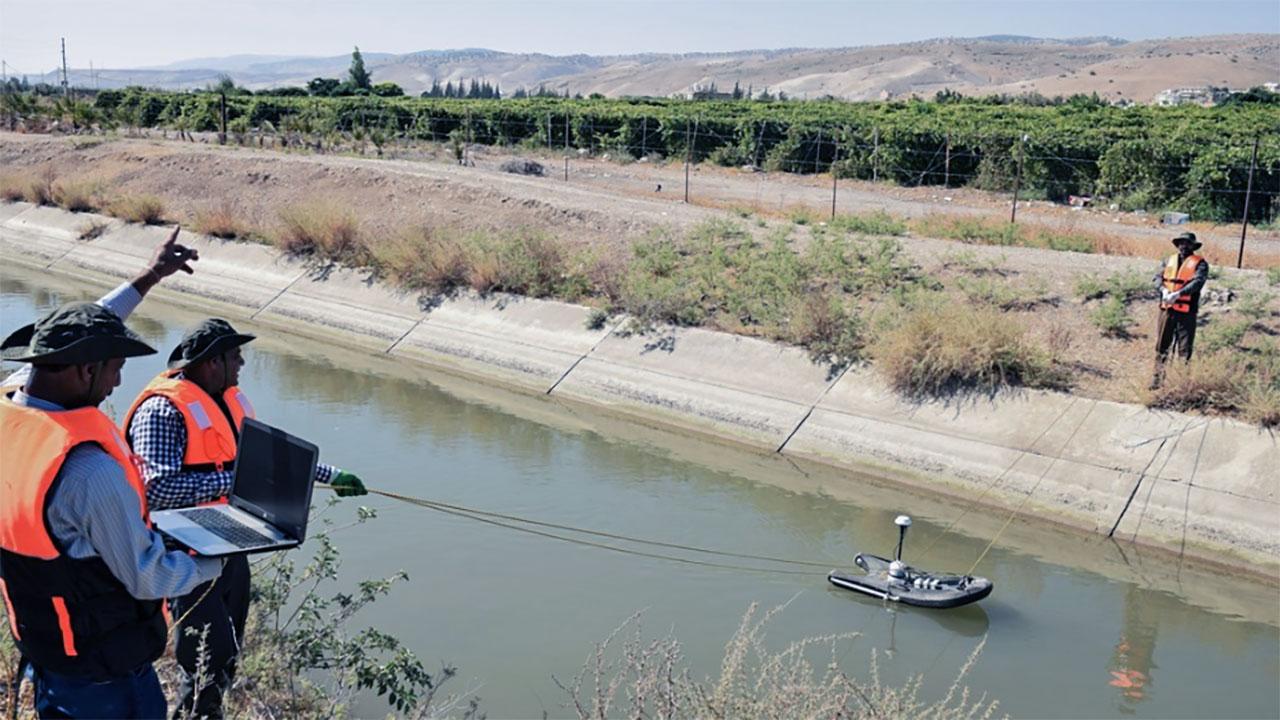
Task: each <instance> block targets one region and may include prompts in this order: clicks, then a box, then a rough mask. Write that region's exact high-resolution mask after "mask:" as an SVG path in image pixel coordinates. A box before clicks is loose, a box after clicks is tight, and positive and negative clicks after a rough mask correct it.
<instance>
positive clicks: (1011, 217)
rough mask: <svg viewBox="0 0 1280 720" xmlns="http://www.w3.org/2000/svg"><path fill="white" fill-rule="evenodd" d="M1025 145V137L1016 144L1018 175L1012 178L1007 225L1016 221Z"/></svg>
mask: <svg viewBox="0 0 1280 720" xmlns="http://www.w3.org/2000/svg"><path fill="white" fill-rule="evenodd" d="M1026 143H1027V136H1026V135H1025V134H1024V135H1023V136H1022V141H1021V142H1019V143H1018V174H1017V175H1015V176H1014V178H1013V208H1012V209H1010V210H1009V224H1011V225H1012V224H1013V223H1015V222H1017V221H1018V191H1019V190H1020V189H1022V156H1023V155H1025V154H1026V153H1024V152H1023V149H1024V148H1025V146H1026Z"/></svg>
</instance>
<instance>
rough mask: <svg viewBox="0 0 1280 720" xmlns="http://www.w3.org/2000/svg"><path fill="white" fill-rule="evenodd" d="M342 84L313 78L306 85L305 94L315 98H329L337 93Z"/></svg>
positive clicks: (331, 80)
mask: <svg viewBox="0 0 1280 720" xmlns="http://www.w3.org/2000/svg"><path fill="white" fill-rule="evenodd" d="M341 85H342V83H340V82H338V81H337V80H335V79H334V78H321V77H318V78H315V79H314V80H312V81H310V82H308V83H307V92H309V93H311V94H312V95H315V96H316V97H331V96H332V95H334V94H335V93H337V92H338V88H339V87H340V86H341Z"/></svg>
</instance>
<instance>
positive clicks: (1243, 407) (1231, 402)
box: [1146, 346, 1280, 428]
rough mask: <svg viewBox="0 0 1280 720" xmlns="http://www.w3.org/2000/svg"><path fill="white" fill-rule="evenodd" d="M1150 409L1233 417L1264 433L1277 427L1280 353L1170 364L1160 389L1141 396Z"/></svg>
mask: <svg viewBox="0 0 1280 720" xmlns="http://www.w3.org/2000/svg"><path fill="white" fill-rule="evenodd" d="M1146 404H1147V405H1148V406H1150V407H1157V408H1164V409H1167V410H1178V411H1182V412H1186V411H1192V410H1194V411H1199V412H1209V413H1225V414H1230V415H1238V416H1239V417H1241V418H1242V419H1244V420H1245V421H1246V422H1250V423H1254V424H1257V425H1260V426H1262V427H1264V428H1274V427H1278V426H1280V352H1277V350H1276V348H1275V347H1274V346H1270V347H1268V348H1265V349H1263V350H1261V351H1259V350H1254V351H1253V352H1252V353H1242V352H1240V351H1239V350H1238V349H1236V348H1232V349H1228V350H1223V351H1220V352H1216V353H1211V354H1206V355H1200V356H1196V357H1194V358H1192V360H1191V362H1189V363H1182V362H1179V361H1177V360H1170V361H1169V363H1168V366H1167V368H1166V371H1165V378H1164V382H1163V384H1161V386H1160V387H1159V388H1158V389H1156V390H1152V391H1150V393H1149V394H1148V396H1147V397H1146Z"/></svg>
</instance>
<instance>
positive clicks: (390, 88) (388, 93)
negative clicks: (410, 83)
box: [372, 82, 404, 97]
mask: <svg viewBox="0 0 1280 720" xmlns="http://www.w3.org/2000/svg"><path fill="white" fill-rule="evenodd" d="M372 91H373V94H374V95H377V96H378V97H401V96H402V95H404V88H402V87H400V86H399V85H397V84H395V83H393V82H380V83H378V84H377V85H374V86H373V88H372Z"/></svg>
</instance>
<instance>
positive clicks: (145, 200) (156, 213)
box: [105, 195, 164, 225]
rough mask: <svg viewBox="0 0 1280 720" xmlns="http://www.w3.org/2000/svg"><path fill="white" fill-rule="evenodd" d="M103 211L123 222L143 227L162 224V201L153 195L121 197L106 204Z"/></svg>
mask: <svg viewBox="0 0 1280 720" xmlns="http://www.w3.org/2000/svg"><path fill="white" fill-rule="evenodd" d="M105 210H106V211H107V214H108V215H114V216H115V217H118V218H120V219H121V220H124V221H125V222H131V223H142V224H144V225H158V224H160V223H162V222H164V201H163V200H161V199H160V198H158V197H156V196H155V195H122V196H120V197H117V198H115V199H114V200H112V201H111V202H109V203H107V206H106V208H105Z"/></svg>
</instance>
